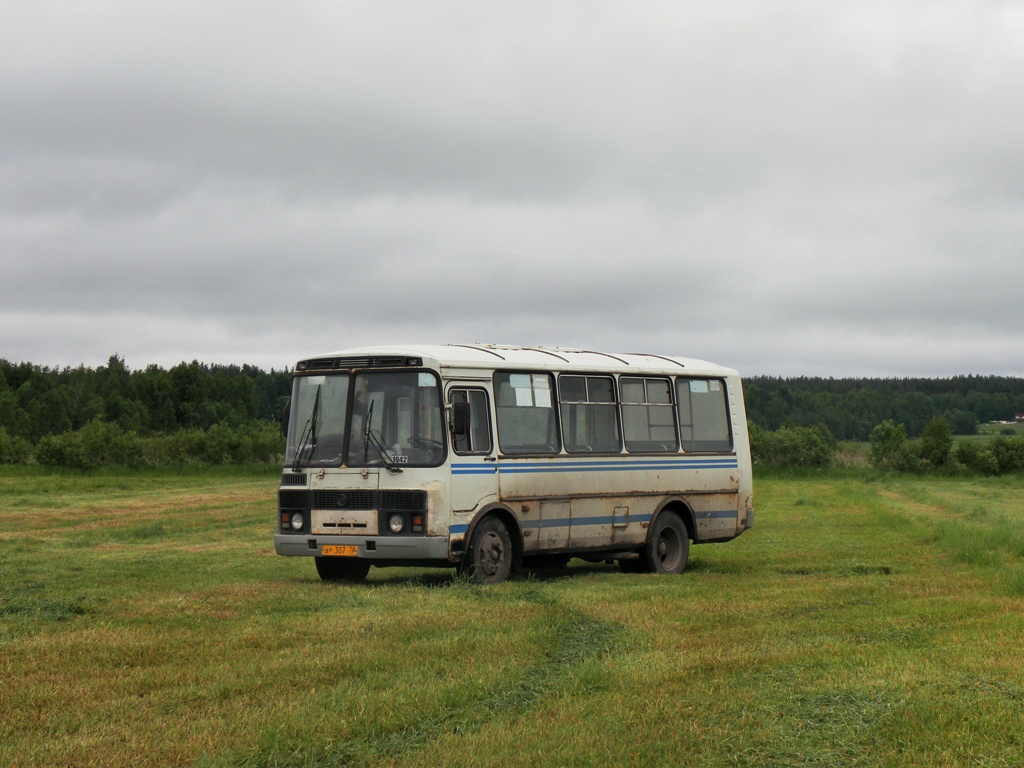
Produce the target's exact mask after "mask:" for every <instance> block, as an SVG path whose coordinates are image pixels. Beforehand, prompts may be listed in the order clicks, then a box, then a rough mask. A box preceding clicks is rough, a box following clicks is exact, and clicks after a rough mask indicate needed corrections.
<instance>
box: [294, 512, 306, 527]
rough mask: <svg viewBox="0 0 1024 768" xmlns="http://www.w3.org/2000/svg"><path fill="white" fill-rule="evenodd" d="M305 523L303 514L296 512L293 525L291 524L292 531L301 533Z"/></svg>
mask: <svg viewBox="0 0 1024 768" xmlns="http://www.w3.org/2000/svg"><path fill="white" fill-rule="evenodd" d="M304 522H305V520H303V517H302V513H301V512H296V513H295V514H294V515H292V523H291V525H292V530H293V531H301V530H302V524H303V523H304Z"/></svg>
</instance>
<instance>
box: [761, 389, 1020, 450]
mask: <svg viewBox="0 0 1024 768" xmlns="http://www.w3.org/2000/svg"><path fill="white" fill-rule="evenodd" d="M743 391H744V398H745V400H746V404H747V418H748V419H749V420H750V421H751V422H752V423H753V424H756V425H757V426H758V427H760V428H761V429H765V430H768V431H776V430H778V429H780V428H781V427H784V426H791V427H814V426H823V427H825V428H827V429H828V431H829V433H830V434H831V435H833V436H834V437H835V438H836V439H838V440H846V441H862V442H863V441H867V440H869V439H870V437H871V431H872V430H873V429H874V428H875V427H876V426H878V425H879V424H881V423H882V422H885V421H891V422H893V423H895V424H902V425H903V427H904V429H905V430H906V434H907V436H908V437H911V438H916V437H920V436H922V435H923V434H924V430H925V428H926V427H927V426H928V424H929V423H931V422H932V421H933V420H934V419H942V420H943V421H945V422H946V423H947V424H948V425H949V427H950V429H951V430H952V431H953V433H954V434H957V435H973V434H977V432H978V425H979V424H984V423H986V422H990V421H1004V420H1010V419H1013V418H1014V416H1015V414H1017V413H1024V379H1022V378H1014V377H1009V376H955V377H952V378H945V379H920V378H916V379H825V378H808V377H800V378H786V379H784V378H773V377H767V376H759V377H754V378H750V379H746V380H745V381H744V390H743Z"/></svg>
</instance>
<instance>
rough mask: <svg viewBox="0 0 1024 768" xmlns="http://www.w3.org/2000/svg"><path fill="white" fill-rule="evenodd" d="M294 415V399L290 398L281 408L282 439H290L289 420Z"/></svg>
mask: <svg viewBox="0 0 1024 768" xmlns="http://www.w3.org/2000/svg"><path fill="white" fill-rule="evenodd" d="M291 413H292V399H291V398H290V397H289V398H287V399H286V400H285V401H284V405H282V406H281V437H284V438H287V437H288V419H289V417H290V416H291Z"/></svg>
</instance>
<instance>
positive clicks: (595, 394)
mask: <svg viewBox="0 0 1024 768" xmlns="http://www.w3.org/2000/svg"><path fill="white" fill-rule="evenodd" d="M558 403H559V408H560V409H561V415H562V441H563V443H564V444H565V450H566V452H568V453H619V452H620V451H621V450H622V441H621V438H620V437H619V413H618V409H617V408H616V404H615V382H614V380H613V379H612V377H611V376H582V375H579V376H577V375H568V374H562V375H561V376H559V377H558Z"/></svg>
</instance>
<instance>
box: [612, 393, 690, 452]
mask: <svg viewBox="0 0 1024 768" xmlns="http://www.w3.org/2000/svg"><path fill="white" fill-rule="evenodd" d="M619 387H620V389H621V395H620V397H621V400H622V427H623V432H624V433H625V437H626V450H627V451H631V452H634V451H635V452H641V453H643V452H648V453H651V452H658V453H661V452H674V451H676V450H677V448H678V443H677V442H676V423H675V416H674V413H673V410H674V409H673V407H672V394H671V391H672V390H671V387H672V385H671V384H670V382H669V381H668V380H667V379H656V378H642V377H639V376H622V377H621V378H620V379H619Z"/></svg>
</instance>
